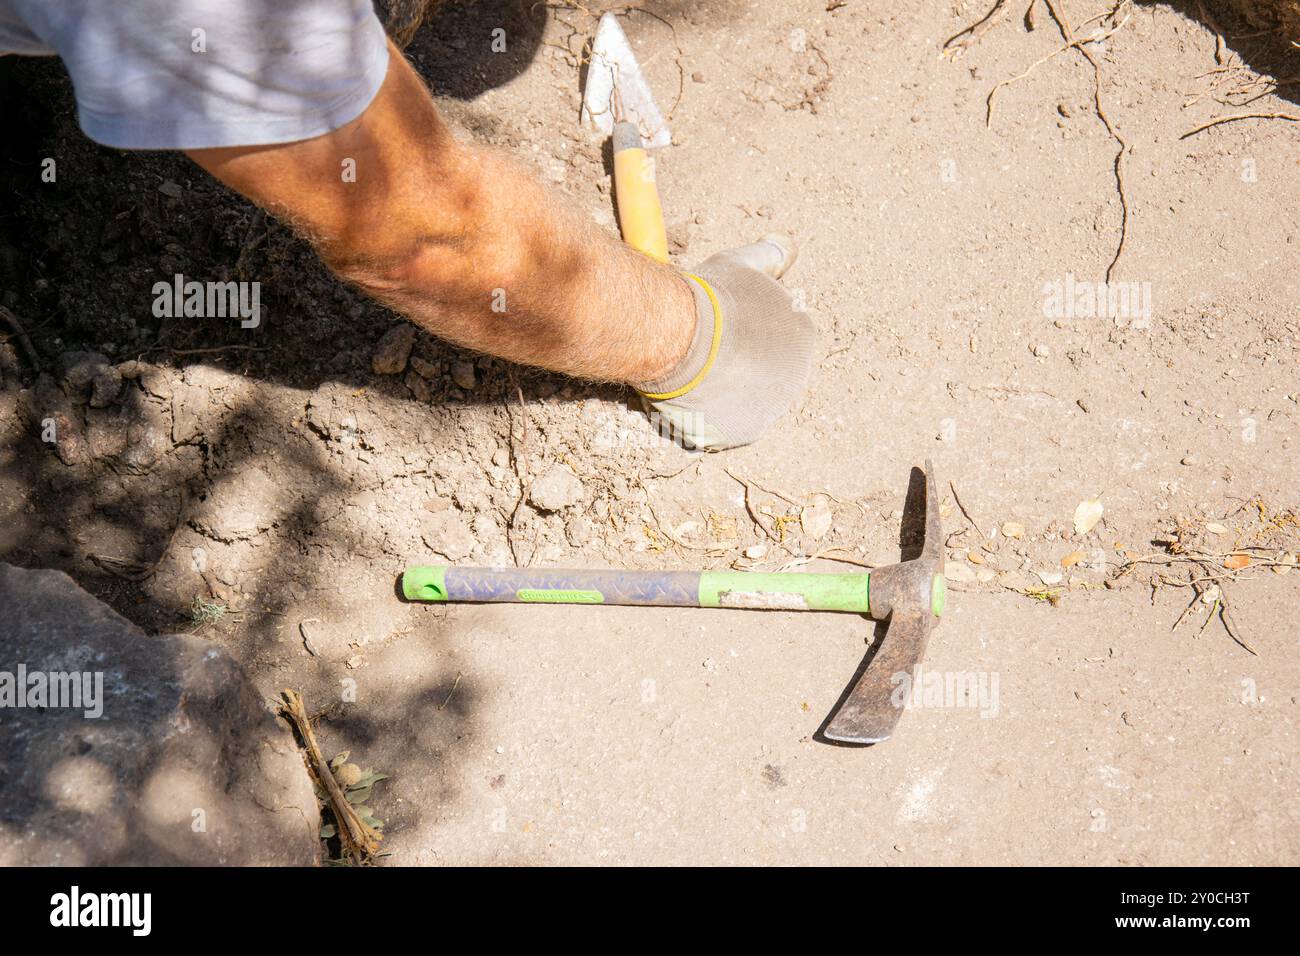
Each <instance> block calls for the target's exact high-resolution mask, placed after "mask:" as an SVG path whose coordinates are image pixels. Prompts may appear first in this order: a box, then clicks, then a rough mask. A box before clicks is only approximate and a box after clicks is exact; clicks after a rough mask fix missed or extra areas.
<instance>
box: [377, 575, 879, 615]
mask: <svg viewBox="0 0 1300 956" xmlns="http://www.w3.org/2000/svg"><path fill="white" fill-rule="evenodd" d="M870 578H871V576H870V575H869V574H867V573H865V572H858V573H854V574H791V573H774V574H762V573H757V572H749V571H616V570H609V571H582V570H560V569H537V568H457V567H451V566H449V565H445V564H439V565H421V566H416V567H410V568H407V569H406V571H405V572H404V573H403V574H402V593H403V594H404V595H405V596H406V598H407V600H411V601H475V602H497V603H503V602H504V603H524V604H624V605H642V606H645V605H650V606H656V607H733V608H754V609H764V610H798V611H851V612H854V613H857V614H869V613H871V610H870V600H869V594H870Z"/></svg>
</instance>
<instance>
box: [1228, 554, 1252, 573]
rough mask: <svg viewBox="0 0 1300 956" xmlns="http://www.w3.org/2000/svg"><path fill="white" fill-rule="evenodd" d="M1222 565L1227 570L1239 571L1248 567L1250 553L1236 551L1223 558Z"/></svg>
mask: <svg viewBox="0 0 1300 956" xmlns="http://www.w3.org/2000/svg"><path fill="white" fill-rule="evenodd" d="M1223 566H1224V567H1225V568H1227V569H1228V570H1229V571H1240V570H1241V569H1242V568H1248V567H1250V555H1248V554H1242V553H1241V552H1240V551H1238V552H1237V553H1236V554H1230V555H1228V556H1227V557H1226V558H1224V559H1223Z"/></svg>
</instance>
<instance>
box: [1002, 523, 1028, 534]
mask: <svg viewBox="0 0 1300 956" xmlns="http://www.w3.org/2000/svg"><path fill="white" fill-rule="evenodd" d="M1002 536H1003V537H1005V538H1023V537H1024V536H1025V526H1024V525H1023V524H1021V523H1020V522H1019V521H1004V522H1003V523H1002Z"/></svg>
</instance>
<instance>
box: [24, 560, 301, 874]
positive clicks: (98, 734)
mask: <svg viewBox="0 0 1300 956" xmlns="http://www.w3.org/2000/svg"><path fill="white" fill-rule="evenodd" d="M0 607H3V608H4V615H3V618H2V619H0V660H3V661H7V662H8V661H24V662H26V666H27V670H28V673H29V675H31V674H35V673H58V674H62V675H64V677H66V676H67V675H69V674H71V675H72V678H73V681H74V682H77V679H78V677H79V676H80V677H81V678H82V680H83V681H84V683H81V684H80V687H79V689H82V688H89V689H92V690H93V691H94V695H93V697H94V699H93V700H91V699H90V698H89V697H88V696H87V697H82V698H81V700H82V704H83V706H82V707H80V708H77V707H45V706H31V705H29V706H27V707H21V708H10V709H6V711H5V717H4V731H5V732H4V734H2V735H0V765H3V766H4V767H5V768H6V769H5V779H4V784H3V787H4V798H5V814H6V820H7V821H13V822H12V823H10V822H6V824H5V825H4V826H0V860H3V861H4V863H5V865H7V866H33V865H36V866H55V865H64V866H95V867H101V866H113V867H119V866H160V865H171V866H176V865H190V866H218V865H224V866H311V865H314V864H316V863H317V862H318V857H319V854H320V841H319V839H318V838H317V833H318V832H319V829H320V818H319V815H318V811H317V804H316V800H315V798H314V797H313V795H312V787H311V780H310V777H308V775H307V773H306V771H305V769H304V767H303V762H302V756H301V755H300V753H299V751H298V748H297V747H296V746H295V745H294V741H293V736H292V734H291V733H290V731H289V729H288V727H287V726H286V725H285V724H284V723H283V722H282V721H279V720H277V719H276V718H275V716H274V715H272V714H271V713H270V712H269V711H268V710H267V708H266V706H265V704H264V703H263V700H262V695H261V693H259V692H258V690H257V688H256V687H255V686H254V684H253V682H252V681H251V680H250V679H249V678H248V675H247V674H246V672H245V671H244V670H243V668H242V667H241V666H240V665H239V664H237V663H236V662H235V661H234V660H233V659H232V658H231V657H230V656H229V655H228V654H227V653H226V652H225V651H224V650H222V649H221V648H220V647H219V646H218V645H216V644H212V643H210V642H208V641H206V640H203V639H202V638H200V637H198V636H196V635H193V634H185V635H174V634H173V635H166V634H164V635H156V636H146V635H145V634H144V633H143V632H142V631H141V630H140V629H139V628H137V627H136V626H135V625H133V624H130V623H129V622H127V621H126V620H125V619H123V618H121V617H119V616H118V615H117V614H116V613H114V612H113V611H112V610H111V609H109V608H108V606H107V605H105V604H102V603H101V602H99V601H98V600H96V599H95V598H93V597H92V596H91V595H89V594H87V593H86V592H85V591H83V590H82V589H81V588H79V587H77V585H76V584H74V583H73V582H72V580H71V579H69V578H68V577H67V576H66V575H64V574H63V573H62V572H58V571H27V570H21V569H19V568H14V567H11V566H9V565H7V564H0ZM50 635H58V640H50ZM22 690H27V688H22ZM20 692H21V691H20ZM96 711H97V713H96ZM199 808H201V809H202V810H203V816H202V819H203V820H204V821H206V829H205V830H204V831H202V832H199V831H198V830H196V828H195V827H194V824H195V821H196V820H197V819H199V817H198V816H196V815H195V814H194V810H196V809H199Z"/></svg>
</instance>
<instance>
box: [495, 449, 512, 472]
mask: <svg viewBox="0 0 1300 956" xmlns="http://www.w3.org/2000/svg"><path fill="white" fill-rule="evenodd" d="M492 464H494V465H496V466H497V467H498V468H504V467H505V466H506V465H508V464H510V452H508V451H506V450H505V449H504V448H498V449H497V450H496V451H494V452H493V453H492Z"/></svg>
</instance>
